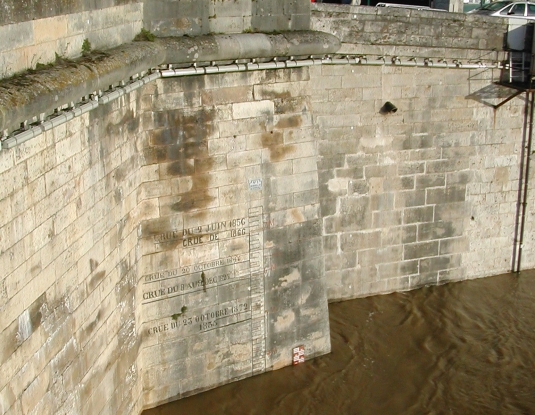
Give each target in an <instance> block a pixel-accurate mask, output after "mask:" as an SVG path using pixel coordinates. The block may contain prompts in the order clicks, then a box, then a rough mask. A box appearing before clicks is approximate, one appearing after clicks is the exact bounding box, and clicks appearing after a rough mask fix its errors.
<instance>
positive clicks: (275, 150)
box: [261, 131, 295, 162]
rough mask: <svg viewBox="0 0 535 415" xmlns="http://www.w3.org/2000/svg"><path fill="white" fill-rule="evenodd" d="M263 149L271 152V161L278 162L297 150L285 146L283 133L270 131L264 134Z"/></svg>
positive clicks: (262, 138)
mask: <svg viewBox="0 0 535 415" xmlns="http://www.w3.org/2000/svg"><path fill="white" fill-rule="evenodd" d="M261 140H262V147H264V148H266V149H268V150H269V160H270V161H271V162H277V161H281V160H284V158H285V157H286V156H287V155H288V154H290V153H292V152H293V151H294V150H295V146H293V145H284V138H283V134H282V131H270V132H266V133H264V134H262V137H261Z"/></svg>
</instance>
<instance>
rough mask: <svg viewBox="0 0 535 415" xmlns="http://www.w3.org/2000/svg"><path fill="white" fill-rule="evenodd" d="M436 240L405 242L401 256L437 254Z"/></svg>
mask: <svg viewBox="0 0 535 415" xmlns="http://www.w3.org/2000/svg"><path fill="white" fill-rule="evenodd" d="M438 247H439V243H438V241H431V242H422V243H415V244H406V245H405V246H404V248H403V249H404V252H403V258H404V259H416V258H426V257H430V256H436V255H438Z"/></svg>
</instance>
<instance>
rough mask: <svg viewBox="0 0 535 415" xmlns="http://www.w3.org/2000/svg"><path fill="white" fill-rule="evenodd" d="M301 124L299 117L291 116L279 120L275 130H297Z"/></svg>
mask: <svg viewBox="0 0 535 415" xmlns="http://www.w3.org/2000/svg"><path fill="white" fill-rule="evenodd" d="M302 124H303V118H302V117H301V115H292V116H290V117H285V118H281V119H280V120H279V122H278V123H277V125H276V126H275V127H276V128H299V127H300V126H301V125H302Z"/></svg>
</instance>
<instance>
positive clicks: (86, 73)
mask: <svg viewBox="0 0 535 415" xmlns="http://www.w3.org/2000/svg"><path fill="white" fill-rule="evenodd" d="M340 46H341V43H340V41H339V39H338V38H337V37H336V36H334V35H331V34H328V33H323V32H313V31H301V32H299V31H293V32H283V33H276V34H263V33H243V34H234V35H207V36H199V37H176V38H159V39H156V40H155V41H154V42H132V43H128V44H124V45H121V46H119V47H116V48H113V49H110V50H108V51H106V52H97V53H93V54H92V55H91V56H88V57H85V58H82V59H79V60H77V61H73V62H66V63H62V64H59V65H57V66H54V67H51V68H49V69H43V70H40V71H33V72H29V73H27V74H24V75H20V76H15V77H12V78H9V79H5V80H1V81H0V132H6V131H7V132H9V133H10V132H12V131H14V130H17V129H19V128H20V127H21V124H23V123H26V122H28V123H32V122H39V121H41V122H42V121H45V120H46V119H47V118H48V117H49V116H50V115H51V114H52V113H53V111H54V110H55V109H57V108H62V107H65V106H67V107H68V106H72V104H73V103H77V102H80V101H83V98H84V97H88V96H89V95H90V94H93V93H97V94H98V92H99V91H102V90H108V89H110V87H112V86H114V85H118V84H119V83H121V82H123V81H125V80H128V79H130V78H132V77H137V76H138V75H139V74H143V73H146V72H147V71H149V70H150V69H151V68H155V67H158V66H161V65H165V64H188V63H189V64H194V63H196V62H211V61H214V62H217V61H229V60H230V61H233V60H239V59H255V58H258V59H262V58H265V59H267V58H276V57H290V56H311V55H318V56H322V55H325V54H330V53H335V52H336V51H337V50H338V49H339V48H340ZM36 116H38V117H39V118H40V119H35V117H36ZM4 135H5V134H4Z"/></svg>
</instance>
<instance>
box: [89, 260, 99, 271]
mask: <svg viewBox="0 0 535 415" xmlns="http://www.w3.org/2000/svg"><path fill="white" fill-rule="evenodd" d="M97 267H98V261H97V260H96V259H92V258H90V259H89V270H90V271H91V272H93V271H94V270H96V269H97Z"/></svg>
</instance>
